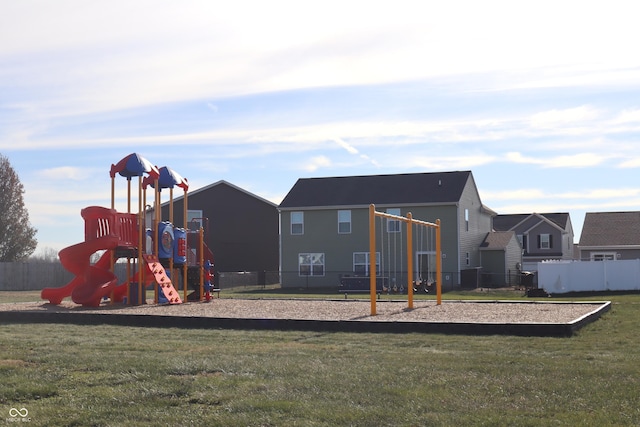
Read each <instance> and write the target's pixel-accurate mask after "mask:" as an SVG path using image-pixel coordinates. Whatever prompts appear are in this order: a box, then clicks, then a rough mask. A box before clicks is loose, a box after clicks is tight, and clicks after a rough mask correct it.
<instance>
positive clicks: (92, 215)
mask: <svg viewBox="0 0 640 427" xmlns="http://www.w3.org/2000/svg"><path fill="white" fill-rule="evenodd" d="M116 175H120V176H123V177H125V178H126V179H127V212H126V213H122V212H118V211H117V210H116V209H115V178H116ZM110 176H111V208H105V207H101V206H90V207H87V208H84V209H82V211H81V215H82V217H83V219H84V221H85V230H84V232H85V233H84V234H85V235H84V241H83V242H80V243H77V244H75V245H72V246H69V247H67V248H64V249H62V250H61V251H60V252H59V254H58V256H59V258H60V263H61V264H62V265H63V267H64V268H65V269H67V270H68V271H69V272H71V273H73V274H74V275H75V277H74V278H73V279H72V280H71V281H70V282H69V283H68V284H67V285H65V286H62V287H59V288H45V289H43V290H42V292H41V298H42V299H45V300H49V302H50V303H51V304H60V303H61V302H62V300H63V299H64V298H66V297H69V296H70V297H71V299H72V301H73V302H75V303H76V304H81V305H83V306H87V307H97V306H99V305H100V302H101V301H102V300H103V299H107V298H108V299H109V300H110V302H111V303H117V302H124V303H126V304H129V305H140V304H145V303H146V290H147V288H148V287H149V286H151V285H155V286H154V302H155V303H168V304H180V303H182V302H183V301H201V300H203V299H206V300H207V301H208V300H209V298H210V290H211V273H210V269H211V268H212V266H213V254H212V253H211V251H210V250H209V248H208V247H207V245H206V244H205V243H204V228H203V226H202V224H203V223H204V221H202V223H201V224H200V226H199V227H198V229H197V230H189V228H188V224H187V191H188V189H189V185H188V182H187V180H186V179H185V178H182V177H181V176H180V175H179V174H177V173H176V172H174V171H173V170H171V169H169V168H167V167H162V168H158V167H156V166H154V165H153V164H152V163H151V162H149V161H148V160H146V159H145V158H144V157H142V156H140V155H138V154H136V153H133V154H130V155H128V156H126V157H125V158H123V159H122V160H120V161H119V162H118V163H116V164H112V165H111V170H110ZM133 177H138V206H137V212H132V194H131V192H132V191H131V190H132V189H131V186H132V179H133ZM149 187H151V188H152V189H153V191H154V197H153V199H154V200H153V206H150V205H147V190H148V188H149ZM174 187H179V188H182V189H183V190H184V199H183V206H184V227H183V228H178V227H175V226H174V224H173V188H174ZM163 188H168V189H169V193H170V200H169V219H168V221H163V220H162V210H161V190H162V189H163ZM148 207H151V208H152V209H149V210H148ZM150 213H153V219H151V221H150V222H151V227H149V228H148V227H147V226H146V223H147V220H148V219H149V218H147V216H148V215H149V214H150ZM99 251H104V252H103V253H102V254H101V255H100V257H99V258H98V260H97V261H96V262H95V263H94V264H91V257H92V256H93V254H94V253H96V252H99ZM121 260H123V261H121ZM116 262H126V277H127V279H126V280H125V281H124V282H123V283H121V284H118V278H117V276H116V275H115V274H114V272H113V271H114V265H115V263H116ZM172 277H175V278H176V279H177V280H173V281H172ZM180 287H181V288H182V291H183V294H182V297H181V296H180V292H179V288H180ZM189 288H191V289H192V290H193V292H192V293H191V294H188V289H189Z"/></svg>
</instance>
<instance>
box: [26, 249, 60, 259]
mask: <svg viewBox="0 0 640 427" xmlns="http://www.w3.org/2000/svg"><path fill="white" fill-rule="evenodd" d="M29 262H58V251H57V250H55V249H53V248H50V247H48V246H47V247H45V248H43V249H41V250H39V251H38V253H37V254H35V255H31V256H30V257H29Z"/></svg>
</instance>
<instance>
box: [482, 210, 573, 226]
mask: <svg viewBox="0 0 640 427" xmlns="http://www.w3.org/2000/svg"><path fill="white" fill-rule="evenodd" d="M532 215H537V216H539V217H541V218H544V219H546V220H547V221H549V222H551V223H553V224H555V225H556V226H557V227H559V228H561V229H562V230H566V228H567V222H568V221H569V214H568V213H557V212H556V213H532V214H503V215H496V216H494V217H493V229H494V230H496V231H508V230H513V229H514V228H516V226H518V225H519V224H520V223H521V222H523V221H524V220H526V219H527V218H529V217H531V216H532Z"/></svg>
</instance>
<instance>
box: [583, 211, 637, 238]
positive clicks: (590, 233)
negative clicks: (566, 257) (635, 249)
mask: <svg viewBox="0 0 640 427" xmlns="http://www.w3.org/2000/svg"><path fill="white" fill-rule="evenodd" d="M578 245H579V246H584V247H589V246H596V247H597V246H633V245H640V212H638V211H635V212H587V213H586V215H585V217H584V224H583V225H582V233H581V234H580V243H579V244H578Z"/></svg>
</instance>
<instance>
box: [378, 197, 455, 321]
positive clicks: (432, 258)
mask: <svg viewBox="0 0 640 427" xmlns="http://www.w3.org/2000/svg"><path fill="white" fill-rule="evenodd" d="M377 218H379V219H378V220H377V221H376V219H377ZM385 219H386V224H385V221H384V220H385ZM401 223H404V224H405V225H406V227H405V231H406V237H405V239H402V236H403V234H402V227H401V226H400V224H401ZM376 225H378V226H376ZM414 229H415V230H414ZM414 234H416V239H415V242H414ZM425 234H426V236H425ZM376 235H377V236H378V239H376ZM385 235H386V236H387V237H386V240H385ZM391 236H393V244H392V243H391V241H392V237H391ZM396 236H400V238H396ZM403 240H406V252H403V251H404V250H405V249H404V248H403V247H402V246H404V244H403ZM377 241H379V242H380V244H379V245H377V244H376V242H377ZM398 243H399V248H398ZM414 243H415V244H414ZM385 246H386V250H385ZM403 253H404V254H405V256H404V257H403ZM414 257H415V261H416V264H414ZM405 258H406V270H405V271H404V273H403V271H402V268H403V265H404V259H405ZM433 264H435V271H434V268H433V267H434V266H433ZM377 265H379V266H380V267H377ZM414 266H415V267H417V268H414ZM368 269H369V293H370V300H371V315H372V316H375V315H376V296H377V294H378V290H379V288H383V290H387V291H388V290H389V289H391V288H394V287H400V289H401V293H402V291H403V290H404V283H403V280H406V282H405V283H406V285H407V288H406V291H407V308H408V309H413V308H414V307H413V294H414V292H416V291H418V290H419V289H423V290H425V291H427V292H428V291H429V289H431V288H432V287H433V286H434V285H435V288H436V301H437V304H438V305H440V304H442V249H441V232H440V220H439V219H438V220H436V222H435V223H432V222H426V221H420V220H417V219H413V216H412V214H411V212H409V213H407V216H406V217H403V216H400V215H393V214H389V213H385V212H378V211H376V207H375V205H374V204H371V205H369V260H368ZM378 270H379V271H380V273H381V274H380V277H378ZM425 275H426V277H423V276H425ZM398 277H399V278H400V280H398ZM398 282H400V283H398Z"/></svg>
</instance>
